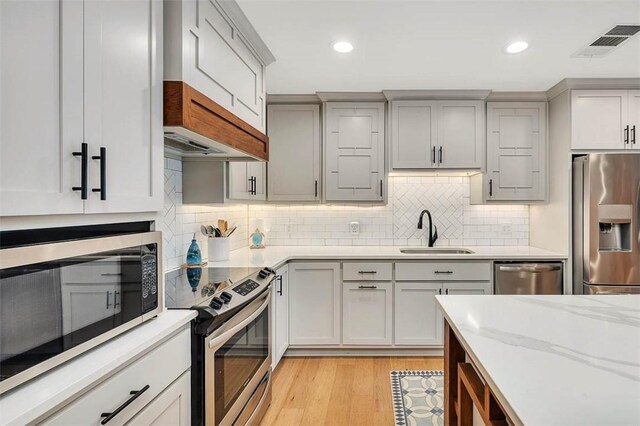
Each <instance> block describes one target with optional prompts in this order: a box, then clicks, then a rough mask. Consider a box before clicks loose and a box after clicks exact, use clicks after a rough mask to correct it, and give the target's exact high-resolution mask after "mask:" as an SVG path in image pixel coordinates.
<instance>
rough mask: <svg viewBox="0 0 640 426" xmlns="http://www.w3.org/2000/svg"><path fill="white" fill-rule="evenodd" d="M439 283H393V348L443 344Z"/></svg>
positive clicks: (440, 286) (440, 287) (440, 288)
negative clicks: (438, 298) (437, 300)
mask: <svg viewBox="0 0 640 426" xmlns="http://www.w3.org/2000/svg"><path fill="white" fill-rule="evenodd" d="M438 294H442V283H437V282H411V283H408V282H396V283H395V305H394V306H395V309H394V316H395V339H394V343H395V344H396V345H410V346H416V345H442V324H443V323H442V314H441V313H440V310H439V308H438V305H437V303H436V296H437V295H438Z"/></svg>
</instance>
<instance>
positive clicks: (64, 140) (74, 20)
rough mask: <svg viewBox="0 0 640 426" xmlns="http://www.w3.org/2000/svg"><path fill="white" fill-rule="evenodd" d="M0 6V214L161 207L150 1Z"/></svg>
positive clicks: (155, 33) (158, 13)
mask: <svg viewBox="0 0 640 426" xmlns="http://www.w3.org/2000/svg"><path fill="white" fill-rule="evenodd" d="M0 8H2V9H1V13H0V15H1V18H0V19H1V20H2V22H1V25H0V31H1V34H0V38H1V43H2V61H0V64H1V65H0V66H1V69H0V75H1V77H0V78H1V86H0V92H1V93H0V102H1V105H0V110H1V113H0V114H1V121H0V138H1V139H2V144H1V148H0V149H1V153H0V154H1V155H0V157H1V160H0V161H1V162H2V164H1V167H0V170H1V171H0V185H1V187H0V191H1V193H0V198H1V199H2V203H0V214H1V215H3V216H9V215H42V214H65V213H83V212H84V213H95V212H105V213H107V212H138V211H157V210H160V209H162V200H163V198H162V197H163V188H162V185H163V138H162V122H161V120H162V64H161V63H159V61H160V59H161V58H162V42H161V39H160V34H161V33H162V3H161V2H157V1H152V0H144V1H137V2H133V3H124V2H112V1H104V0H102V1H91V2H85V3H83V2H76V1H51V2H45V3H42V2H20V1H10V2H2V3H1V4H0ZM45 69H46V70H47V72H43V71H42V70H45ZM34 117H37V125H34V123H36V121H34ZM83 143H86V144H87V149H86V167H83V160H82V156H81V155H80V153H81V152H82V149H81V146H82V144H83ZM101 148H105V150H106V155H105V156H104V157H105V158H104V159H97V158H96V159H94V158H93V157H98V156H101ZM74 153H77V155H74ZM101 167H105V169H104V173H101ZM83 177H84V178H83ZM74 188H75V190H74ZM81 188H84V191H82V190H81ZM83 192H86V201H83V196H82V195H83V194H82V193H83ZM102 198H106V199H102Z"/></svg>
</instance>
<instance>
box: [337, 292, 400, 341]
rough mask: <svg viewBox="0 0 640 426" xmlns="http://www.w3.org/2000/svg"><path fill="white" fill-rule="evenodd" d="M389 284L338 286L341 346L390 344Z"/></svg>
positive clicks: (390, 303)
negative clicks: (339, 293)
mask: <svg viewBox="0 0 640 426" xmlns="http://www.w3.org/2000/svg"><path fill="white" fill-rule="evenodd" d="M391 288H392V284H391V283H389V282H385V283H380V282H374V283H371V282H367V283H352V282H345V283H343V284H342V306H343V314H342V343H343V344H345V345H390V344H391V341H392V339H391V333H392V327H391V324H392V321H393V319H392V315H391V313H392V309H393V304H392V295H391Z"/></svg>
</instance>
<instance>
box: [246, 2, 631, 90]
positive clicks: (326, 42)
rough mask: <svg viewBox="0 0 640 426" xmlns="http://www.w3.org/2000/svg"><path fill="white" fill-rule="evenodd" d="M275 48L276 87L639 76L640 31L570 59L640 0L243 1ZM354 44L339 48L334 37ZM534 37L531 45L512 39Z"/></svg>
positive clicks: (459, 85) (531, 85) (271, 72)
mask: <svg viewBox="0 0 640 426" xmlns="http://www.w3.org/2000/svg"><path fill="white" fill-rule="evenodd" d="M238 3H239V4H240V6H241V8H242V9H243V11H244V12H245V14H246V15H247V17H248V18H249V20H250V21H251V23H252V24H253V25H254V27H255V28H256V30H257V31H258V33H259V34H260V35H261V36H262V38H263V40H264V41H265V42H266V44H267V46H269V48H270V49H271V51H272V52H273V54H274V55H275V57H276V62H275V63H273V64H272V65H270V66H269V68H268V69H267V91H268V92H269V93H280V94H282V93H286V94H300V93H314V92H316V91H380V90H383V89H470V88H474V89H493V90H508V91H537V90H547V89H549V88H550V87H551V86H553V85H554V84H555V83H557V82H558V81H560V80H561V79H563V78H565V77H640V34H637V35H636V36H635V37H633V38H632V39H631V40H627V41H626V42H624V43H623V44H622V45H621V46H620V47H618V48H617V49H616V50H614V51H613V52H612V53H611V54H609V55H608V56H607V57H605V58H600V59H579V58H571V55H572V54H573V53H575V52H576V51H577V50H579V49H581V48H583V47H585V46H586V45H588V44H589V43H591V42H592V41H593V40H595V39H596V38H597V37H598V36H599V35H600V34H602V33H604V32H606V31H607V30H609V29H610V28H611V27H612V26H613V25H615V24H632V23H640V1H638V0H633V1H615V0H599V1H595V0H592V1H582V0H580V1H578V0H556V1H524V0H510V1H487V0H484V1H481V0H476V1H454V0H449V1H446V0H445V1H433V0H414V1H405V0H386V1H385V0H382V1H380V0H379V1H365V0H360V1H357V0H356V1H353V0H293V1H292V0H238ZM339 39H348V40H349V41H351V42H352V43H353V44H354V46H355V49H354V51H353V52H352V53H350V54H338V53H336V52H334V51H333V50H332V49H331V44H332V42H334V41H336V40H339ZM516 39H524V40H527V41H528V42H529V44H530V47H529V49H528V50H526V51H525V52H523V53H520V54H517V55H507V54H505V53H503V52H504V47H505V46H506V45H507V44H508V43H509V42H511V41H513V40H516Z"/></svg>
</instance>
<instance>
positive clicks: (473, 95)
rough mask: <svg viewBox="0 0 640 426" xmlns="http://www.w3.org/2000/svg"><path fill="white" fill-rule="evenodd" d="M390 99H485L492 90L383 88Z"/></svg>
mask: <svg viewBox="0 0 640 426" xmlns="http://www.w3.org/2000/svg"><path fill="white" fill-rule="evenodd" d="M382 93H383V94H384V96H385V98H386V99H387V100H389V101H397V100H405V101H407V100H480V101H483V100H485V99H486V97H487V96H488V95H489V93H491V90H455V89H454V90H383V91H382Z"/></svg>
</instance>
